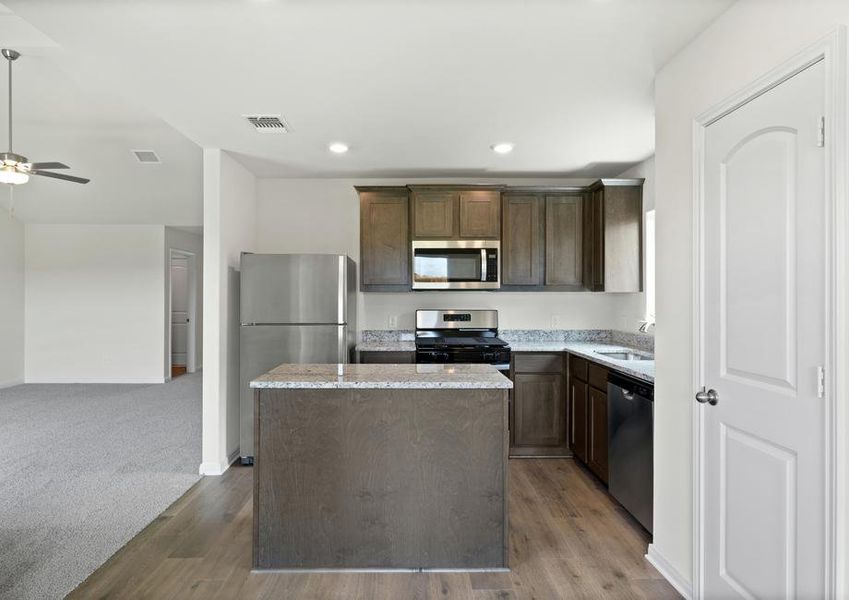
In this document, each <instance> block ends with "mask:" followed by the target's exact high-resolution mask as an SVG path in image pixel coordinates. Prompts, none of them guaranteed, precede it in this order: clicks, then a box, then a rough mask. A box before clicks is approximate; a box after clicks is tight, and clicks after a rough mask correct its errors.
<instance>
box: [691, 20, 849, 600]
mask: <svg viewBox="0 0 849 600" xmlns="http://www.w3.org/2000/svg"><path fill="white" fill-rule="evenodd" d="M819 61H824V64H825V72H826V102H825V119H826V120H825V128H826V131H825V139H826V144H825V153H826V183H825V190H826V194H827V199H826V211H827V212H826V222H827V223H830V224H831V227H830V229H829V231H828V233H827V238H826V244H827V251H826V253H827V261H828V264H827V266H826V268H827V281H826V286H827V289H826V327H827V330H828V331H830V332H831V334H830V336H829V339H828V340H827V353H826V397H825V399H824V402H826V407H825V423H826V426H825V431H824V432H823V436H824V442H825V444H826V453H825V458H826V490H825V498H826V507H825V511H826V549H825V557H826V582H825V583H826V589H827V590H829V593H830V597H831V598H837V597H838V592H840V593H841V594H846V593H849V582H847V576H849V573H847V566H846V565H847V559H849V549H847V541H849V540H847V539H846V537H847V523H846V521H845V519H846V513H847V509H846V508H845V507H847V506H849V504H847V502H849V495H847V481H846V466H847V442H849V434H848V433H847V431H846V430H845V425H846V423H847V422H849V419H847V415H849V407H847V399H846V394H847V391H849V387H847V384H849V381H847V375H849V372H847V371H849V369H847V364H849V363H847V360H848V359H849V335H848V334H847V324H849V323H847V299H849V270H847V269H849V260H847V259H849V256H847V251H849V244H847V241H846V239H845V238H846V237H847V235H846V232H847V231H849V210H847V206H846V205H847V200H849V198H847V187H846V184H847V180H848V179H849V152H847V135H846V126H847V109H846V97H847V94H846V28H845V27H843V26H841V27H840V28H838V29H836V30H834V31H833V32H831V33H830V34H829V35H827V36H825V37H824V38H822V39H820V40H818V41H817V42H816V43H815V44H813V45H812V46H810V47H809V48H807V49H805V50H803V51H802V52H800V53H799V54H797V55H796V56H794V57H793V58H791V59H790V60H788V61H787V62H785V63H784V64H782V65H781V66H779V67H778V68H776V69H774V70H772V71H770V72H769V73H767V74H766V75H764V76H763V77H761V78H760V79H758V80H756V81H755V82H753V83H752V84H750V85H749V86H747V87H746V88H744V89H743V90H741V91H739V92H738V93H736V94H734V95H733V96H731V97H730V98H727V99H726V100H724V101H722V102H720V103H719V104H717V105H716V106H714V107H713V108H711V109H709V110H708V111H707V112H705V113H703V114H702V115H700V116H698V117H697V118H696V119H695V121H694V123H693V194H694V199H693V260H694V262H693V265H694V268H693V275H694V277H693V297H692V301H693V389H692V393H693V394H695V393H696V391H697V390H700V389H701V388H702V385H704V350H703V347H704V346H703V344H704V339H705V336H704V329H703V323H704V309H705V302H704V297H703V291H704V268H705V261H704V258H705V257H704V239H703V231H702V224H703V222H704V201H705V198H704V166H703V160H704V144H705V130H706V128H707V127H708V126H709V125H710V124H711V123H713V122H715V121H717V120H718V119H720V118H722V117H723V116H725V115H727V114H728V113H730V112H732V111H734V110H736V109H737V108H739V107H741V106H743V105H744V104H746V103H748V102H750V101H751V100H754V99H755V98H757V97H758V96H760V95H762V94H764V93H765V92H768V91H769V90H771V89H773V88H774V87H776V86H778V85H779V84H781V83H783V82H784V81H786V80H787V79H789V78H790V77H792V76H793V75H796V74H797V73H799V72H800V71H802V70H804V69H805V68H807V67H809V66H811V65H812V64H814V63H817V62H819ZM685 400H689V401H690V402H691V403H692V406H693V408H694V409H693V410H692V414H693V423H692V428H693V429H692V435H693V457H692V466H693V581H692V596H693V598H702V597H703V590H704V578H703V570H704V569H703V565H704V556H703V553H702V530H703V527H704V512H703V510H702V509H703V507H702V506H701V501H700V494H701V490H702V486H703V472H704V456H703V455H702V451H701V450H702V445H703V441H704V428H703V420H702V415H703V411H704V410H705V408H704V405H700V404H697V403H696V402H695V400H694V399H693V397H692V396H691V397H690V398H689V399H685Z"/></svg>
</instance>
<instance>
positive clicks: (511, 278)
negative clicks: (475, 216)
mask: <svg viewBox="0 0 849 600" xmlns="http://www.w3.org/2000/svg"><path fill="white" fill-rule="evenodd" d="M541 213H542V199H541V198H539V197H538V196H519V195H515V196H514V195H505V196H504V199H503V200H502V218H503V219H504V227H503V231H502V237H501V253H502V257H501V284H502V285H522V286H536V285H541V284H542V267H543V256H542V237H543V232H542V229H543V221H542V214H541Z"/></svg>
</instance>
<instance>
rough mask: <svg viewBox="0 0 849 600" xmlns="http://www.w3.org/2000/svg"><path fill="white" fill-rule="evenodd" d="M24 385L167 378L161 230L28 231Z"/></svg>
mask: <svg viewBox="0 0 849 600" xmlns="http://www.w3.org/2000/svg"><path fill="white" fill-rule="evenodd" d="M25 237H26V240H25V246H26V318H25V336H26V344H25V346H26V351H25V356H26V360H25V367H26V368H25V373H26V381H27V383H39V382H94V383H99V382H122V383H153V382H161V381H163V380H164V378H163V372H162V364H163V352H164V346H163V343H162V332H163V330H164V322H163V320H164V318H165V314H164V311H163V309H162V298H163V295H164V293H165V288H164V278H163V271H162V261H163V248H164V243H165V241H164V228H163V227H162V226H161V225H32V224H28V225H27V226H26V236H25Z"/></svg>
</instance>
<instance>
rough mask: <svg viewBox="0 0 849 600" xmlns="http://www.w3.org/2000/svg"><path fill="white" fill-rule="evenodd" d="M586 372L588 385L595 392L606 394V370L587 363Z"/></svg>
mask: <svg viewBox="0 0 849 600" xmlns="http://www.w3.org/2000/svg"><path fill="white" fill-rule="evenodd" d="M587 372H588V376H587V381H589V384H590V385H591V386H592V387H594V388H596V389H597V390H601V391H603V392H605V393H607V369H605V368H604V367H601V366H599V365H596V364H594V363H589V368H588V369H587Z"/></svg>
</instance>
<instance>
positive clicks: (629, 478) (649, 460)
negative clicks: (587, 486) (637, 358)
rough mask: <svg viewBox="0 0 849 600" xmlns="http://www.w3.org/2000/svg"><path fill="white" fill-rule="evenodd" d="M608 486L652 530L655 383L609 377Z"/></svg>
mask: <svg viewBox="0 0 849 600" xmlns="http://www.w3.org/2000/svg"><path fill="white" fill-rule="evenodd" d="M607 403H608V406H607V435H608V438H607V440H608V442H607V443H608V466H609V473H608V489H609V491H610V493H611V495H613V497H614V498H616V500H618V501H619V503H620V504H621V505H622V506H624V507H625V509H626V510H627V511H628V512H629V513H631V514H632V515H633V516H634V518H635V519H637V521H639V522H640V523H641V524H642V526H643V527H645V528H646V529H647V530H648V531H649V532H651V531H652V508H653V507H652V504H653V487H652V486H653V485H654V464H653V461H654V449H653V447H654V437H653V435H654V386H653V385H651V384H650V383H646V382H642V381H637V380H636V379H632V378H630V377H626V376H624V375H621V374H619V373H614V372H613V371H611V372H610V373H609V374H608V376H607Z"/></svg>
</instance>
